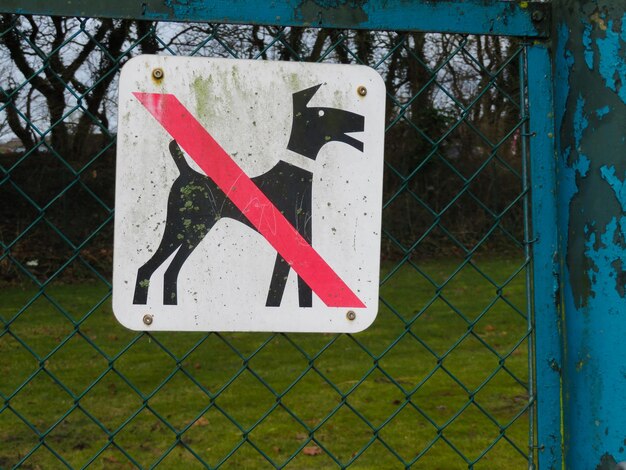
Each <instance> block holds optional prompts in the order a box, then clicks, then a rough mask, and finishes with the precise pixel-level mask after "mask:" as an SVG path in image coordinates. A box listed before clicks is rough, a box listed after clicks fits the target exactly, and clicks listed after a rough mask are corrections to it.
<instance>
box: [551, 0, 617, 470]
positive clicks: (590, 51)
mask: <svg viewBox="0 0 626 470" xmlns="http://www.w3.org/2000/svg"><path fill="white" fill-rule="evenodd" d="M624 6H625V2H624V1H623V0H617V1H615V0H612V1H611V0H556V1H555V2H554V7H555V17H556V18H558V24H557V25H555V33H556V34H555V39H556V47H555V49H554V51H555V56H554V60H555V78H556V83H555V113H556V114H555V115H556V118H557V129H558V134H557V141H558V148H559V176H558V183H559V195H558V199H559V219H560V220H559V226H560V230H561V237H562V240H561V249H562V253H563V255H562V256H564V260H563V261H564V263H563V266H562V269H563V273H562V279H563V281H562V282H563V284H562V302H563V305H562V308H563V310H564V313H563V317H564V325H565V326H564V331H565V337H564V360H563V407H564V410H563V416H564V431H565V432H564V451H565V461H564V465H565V467H566V468H571V469H573V470H578V469H581V470H582V469H585V470H586V469H590V468H596V469H597V470H608V469H611V470H614V469H617V468H621V467H619V465H620V464H618V463H617V462H618V461H620V460H624V458H625V457H626V455H625V454H624V445H623V444H624V432H625V430H626V409H624V407H623V406H621V403H623V397H624V396H626V375H625V372H626V348H624V347H623V337H624V333H625V332H626V271H625V270H626V158H624V155H626V141H625V139H624V134H625V130H626V106H625V103H626V99H625V98H626V87H624V86H623V83H624V82H625V81H626V67H625V65H624V63H625V56H626V54H625V53H626V46H625V39H626V34H625V32H624V30H623V28H624V26H626V15H625V14H624ZM598 462H600V464H598Z"/></svg>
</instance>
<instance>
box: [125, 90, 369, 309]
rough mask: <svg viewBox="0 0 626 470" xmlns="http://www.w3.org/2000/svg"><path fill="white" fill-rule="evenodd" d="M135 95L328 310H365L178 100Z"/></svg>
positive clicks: (170, 96) (153, 95) (168, 95)
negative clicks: (335, 308) (345, 308)
mask: <svg viewBox="0 0 626 470" xmlns="http://www.w3.org/2000/svg"><path fill="white" fill-rule="evenodd" d="M133 94H134V95H135V97H137V99H138V100H139V101H140V102H141V104H143V105H144V106H145V107H146V109H147V110H148V111H149V112H150V114H152V116H154V118H155V119H156V120H157V121H158V122H159V123H160V124H161V125H162V126H163V127H164V128H165V130H166V131H167V132H168V133H169V134H170V135H171V136H172V137H173V138H174V139H175V140H176V142H178V144H179V145H180V146H181V147H182V148H183V149H184V150H185V151H186V152H187V153H188V154H189V156H191V158H193V159H194V161H195V162H196V163H197V164H198V166H200V168H202V171H204V172H205V173H206V175H207V176H208V177H209V178H211V179H212V180H213V181H215V183H216V184H217V185H218V186H219V187H220V188H221V189H222V191H224V193H225V194H226V195H227V196H228V197H229V198H230V200H231V201H232V202H233V204H235V205H236V206H237V207H238V208H239V210H240V211H241V212H242V213H243V214H244V215H245V216H246V217H247V218H248V219H249V220H250V222H251V223H252V225H254V227H255V228H256V229H257V230H258V231H259V233H260V234H261V235H263V236H264V237H265V239H266V240H267V241H268V242H269V243H270V245H272V247H274V249H275V250H276V251H278V252H279V253H280V254H281V256H282V257H283V258H284V259H285V261H287V263H289V265H290V266H291V267H292V268H293V269H294V270H295V271H296V273H298V274H299V275H300V277H301V278H302V279H303V280H304V282H306V283H307V284H308V285H309V287H310V288H311V289H312V290H313V292H315V293H316V294H317V296H318V297H319V298H320V299H322V301H323V302H324V303H325V304H326V305H327V306H328V307H350V308H364V307H365V304H363V302H361V300H360V299H359V298H358V297H357V296H356V294H355V293H354V292H352V290H350V288H349V287H348V286H347V285H346V283H345V282H343V280H342V279H341V278H340V277H339V276H338V275H337V273H335V271H333V269H332V268H331V267H330V266H329V265H328V263H326V261H324V259H323V258H322V257H321V256H320V255H319V253H317V251H315V249H313V247H312V246H311V245H310V244H309V243H308V242H307V241H306V240H305V239H304V238H302V236H301V235H300V234H299V233H298V231H297V230H296V229H295V228H294V227H293V226H292V225H291V224H290V223H289V222H288V221H287V219H285V217H284V216H283V215H282V214H281V213H280V211H279V210H278V209H277V208H276V206H274V204H272V202H271V201H270V200H269V199H268V198H267V196H265V194H263V192H262V191H261V190H260V189H259V188H258V187H257V186H256V185H255V184H254V182H253V181H252V180H251V179H250V178H249V177H248V176H247V175H246V174H245V173H244V171H243V170H242V169H241V168H240V167H239V165H237V163H236V162H235V161H234V160H233V159H232V158H231V157H230V155H228V153H226V151H225V150H224V149H223V148H222V147H221V146H220V144H219V143H218V142H217V141H216V140H215V139H214V138H213V137H212V136H211V135H210V134H209V133H208V132H207V130H206V129H205V128H204V127H202V125H201V124H200V123H199V122H198V121H197V119H196V118H195V117H194V116H193V115H192V114H191V113H190V112H189V111H188V110H187V108H185V107H184V106H183V105H182V104H181V102H180V101H178V98H176V96H174V95H171V94H160V93H133ZM270 221H271V223H270ZM251 264H253V260H251Z"/></svg>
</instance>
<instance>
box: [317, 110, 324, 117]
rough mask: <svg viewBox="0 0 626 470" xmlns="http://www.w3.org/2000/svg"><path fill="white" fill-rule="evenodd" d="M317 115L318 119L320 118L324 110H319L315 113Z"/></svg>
mask: <svg viewBox="0 0 626 470" xmlns="http://www.w3.org/2000/svg"><path fill="white" fill-rule="evenodd" d="M317 115H318V116H319V117H322V116H323V115H324V110H323V109H320V110H319V111H318V112H317Z"/></svg>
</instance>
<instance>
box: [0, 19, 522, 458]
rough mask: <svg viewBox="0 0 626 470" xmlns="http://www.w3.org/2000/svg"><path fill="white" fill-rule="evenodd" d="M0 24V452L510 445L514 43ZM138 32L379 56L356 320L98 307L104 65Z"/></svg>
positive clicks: (113, 68)
mask: <svg viewBox="0 0 626 470" xmlns="http://www.w3.org/2000/svg"><path fill="white" fill-rule="evenodd" d="M0 27H1V32H0V40H1V42H2V50H1V52H0V54H1V56H0V58H1V59H0V60H2V61H3V66H4V69H3V72H2V73H3V77H2V80H1V83H2V88H1V90H0V102H1V108H0V110H1V111H0V112H1V113H2V114H1V117H2V120H3V121H2V124H1V125H2V127H0V132H2V140H1V141H0V142H2V146H1V147H0V148H1V149H2V154H1V155H0V159H1V160H0V163H1V169H2V175H1V179H0V192H1V194H2V201H3V204H2V206H3V207H2V212H3V213H2V218H3V220H4V221H5V222H3V223H2V226H1V227H0V228H1V230H2V231H1V233H0V235H1V237H0V238H1V243H2V250H3V251H2V257H1V258H0V269H1V272H0V273H1V275H2V280H1V282H2V294H1V295H2V303H1V305H0V320H1V322H2V330H1V333H0V354H1V357H2V359H1V360H0V372H1V374H2V379H1V380H0V397H1V399H2V404H1V405H0V467H13V466H16V467H20V466H23V467H25V468H39V467H41V468H52V467H62V466H66V467H70V468H75V467H78V468H81V467H86V466H96V467H106V468H118V467H124V468H126V467H127V466H131V467H132V466H136V467H153V466H157V465H163V466H165V468H169V467H180V466H183V465H184V466H186V467H195V466H197V467H210V468H216V467H221V466H224V467H227V468H228V467H233V468H242V467H246V468H248V467H249V468H261V467H276V468H282V467H285V466H291V467H292V468H309V467H315V468H331V467H340V468H344V467H348V466H351V467H356V468H361V467H362V468H396V467H405V468H408V467H411V466H415V467H417V468H446V469H447V468H483V467H484V468H523V467H529V466H532V465H533V458H534V452H533V450H532V449H533V437H534V436H533V433H534V432H533V428H532V423H533V402H534V398H533V397H534V395H533V386H532V321H531V318H530V317H531V315H530V306H529V301H528V295H529V274H528V267H529V263H530V258H529V252H528V248H527V246H528V244H527V240H526V235H527V225H528V223H527V220H526V205H527V204H528V201H527V199H528V188H527V183H526V170H525V159H526V152H525V146H524V138H525V137H524V136H525V124H526V109H525V105H524V87H525V84H524V78H523V71H524V60H525V56H524V51H525V49H524V45H523V44H520V43H518V42H516V41H515V40H513V39H498V38H492V37H468V36H451V35H437V34H421V33H420V34H418V33H395V32H354V31H338V30H313V29H301V28H274V27H259V26H228V25H221V26H220V25H208V24H187V25H180V24H151V23H139V22H131V21H125V20H124V21H122V20H116V21H111V20H92V19H71V18H70V19H60V18H55V19H52V18H45V17H37V18H31V17H15V16H11V15H4V16H3V17H2V23H1V24H0ZM140 52H145V53H162V54H186V55H207V56H209V55H210V56H222V57H240V58H241V57H243V58H260V59H269V60H273V59H280V60H308V61H312V60H314V61H333V62H342V63H366V64H368V65H371V66H373V67H375V68H376V69H377V70H379V71H380V73H381V74H382V75H383V77H384V79H385V82H386V85H387V91H388V103H387V137H386V146H385V151H386V170H385V171H386V172H385V176H384V178H385V180H384V181H385V189H384V193H385V197H384V201H383V204H384V206H383V207H384V211H383V213H384V216H383V217H384V224H383V238H384V240H383V256H384V259H383V263H382V265H383V269H382V271H383V272H382V273H381V279H382V281H381V298H380V313H379V317H378V319H377V321H376V322H375V324H374V325H373V326H372V327H371V328H370V329H369V330H367V331H366V332H364V333H361V334H357V335H302V334H298V335H292V334H290V335H287V334H220V333H209V334H150V333H139V334H137V333H133V332H129V331H126V330H124V329H123V328H122V327H120V326H118V325H117V324H116V323H115V321H114V320H113V316H112V313H111V308H110V291H111V284H110V270H111V249H112V246H111V245H112V217H113V200H112V171H113V170H112V168H113V160H114V155H113V152H114V147H115V124H114V121H115V119H114V116H115V94H114V87H115V82H116V79H117V73H118V71H119V68H120V66H121V65H122V64H123V63H124V62H125V61H126V60H127V59H128V58H130V57H131V56H132V55H135V54H137V53H140Z"/></svg>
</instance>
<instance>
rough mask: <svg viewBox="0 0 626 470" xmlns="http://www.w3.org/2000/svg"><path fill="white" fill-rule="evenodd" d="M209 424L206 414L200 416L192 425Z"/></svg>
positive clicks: (201, 425)
mask: <svg viewBox="0 0 626 470" xmlns="http://www.w3.org/2000/svg"><path fill="white" fill-rule="evenodd" d="M208 425H209V420H208V419H206V418H205V417H204V416H200V417H199V418H198V419H197V420H196V421H195V422H194V423H193V424H192V425H191V427H192V428H193V427H196V426H200V427H203V426H208Z"/></svg>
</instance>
